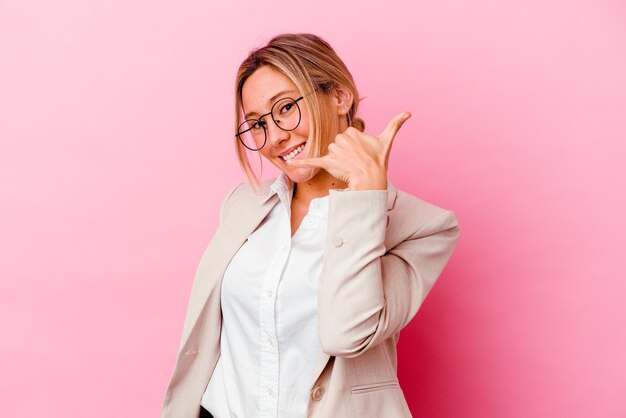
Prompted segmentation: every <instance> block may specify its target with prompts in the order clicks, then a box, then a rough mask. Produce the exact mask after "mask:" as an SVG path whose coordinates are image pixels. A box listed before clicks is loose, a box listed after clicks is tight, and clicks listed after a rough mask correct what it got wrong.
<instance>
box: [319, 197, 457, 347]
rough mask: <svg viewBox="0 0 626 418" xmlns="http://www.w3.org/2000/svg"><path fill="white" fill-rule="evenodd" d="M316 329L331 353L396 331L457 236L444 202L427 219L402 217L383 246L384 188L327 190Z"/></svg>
mask: <svg viewBox="0 0 626 418" xmlns="http://www.w3.org/2000/svg"><path fill="white" fill-rule="evenodd" d="M330 194H331V197H330V202H329V203H330V205H329V218H328V233H327V234H328V235H327V243H326V253H325V256H324V266H323V268H322V274H321V277H320V281H319V290H318V296H319V299H318V322H317V329H318V334H319V336H320V341H321V345H322V349H323V350H324V351H325V352H326V353H327V354H330V355H334V356H343V357H355V356H358V355H359V354H361V353H363V352H364V351H365V350H367V349H368V348H370V347H372V346H375V345H377V344H379V343H381V342H383V341H384V340H386V339H387V338H389V337H391V336H393V335H394V334H395V333H397V332H399V331H400V330H401V329H402V328H403V327H404V326H405V325H406V324H407V323H408V322H409V321H410V320H411V319H412V318H413V317H414V316H415V314H416V313H417V310H418V309H419V307H420V306H421V304H422V302H423V301H424V299H425V298H426V296H427V294H428V292H429V291H430V289H431V288H432V287H433V285H434V283H435V281H436V280H437V278H438V277H439V275H440V273H441V271H442V270H443V268H444V266H445V265H446V263H447V261H448V259H449V258H450V256H451V254H452V251H453V250H454V247H455V245H456V241H457V239H458V237H459V228H458V224H457V220H456V217H455V216H454V213H453V212H451V211H443V210H439V211H436V212H434V214H433V217H432V218H431V219H430V220H429V221H427V222H426V223H425V224H423V226H419V227H416V223H415V220H414V219H411V217H407V218H405V219H401V220H400V221H401V222H402V221H403V222H404V223H403V225H402V228H403V229H406V234H405V235H406V238H404V239H403V240H402V241H401V242H399V243H398V244H397V245H394V246H393V248H390V249H389V250H386V248H385V235H386V223H387V222H386V217H387V190H364V191H335V190H331V191H330Z"/></svg>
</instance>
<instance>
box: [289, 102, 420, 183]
mask: <svg viewBox="0 0 626 418" xmlns="http://www.w3.org/2000/svg"><path fill="white" fill-rule="evenodd" d="M410 117H411V113H409V112H403V113H401V114H399V115H397V116H396V117H394V118H393V119H391V121H390V122H389V124H388V125H387V127H386V128H385V130H384V131H383V132H382V133H381V134H380V135H378V137H376V136H372V135H368V134H366V133H363V132H361V131H359V130H358V129H356V128H354V127H349V128H348V129H346V130H345V131H344V132H342V133H339V134H337V136H336V137H335V142H331V143H330V144H328V154H326V155H323V156H321V157H317V158H301V159H296V160H288V161H287V162H286V164H287V165H288V166H289V167H305V168H306V167H320V168H323V169H324V170H326V171H328V172H329V173H330V175H332V176H333V177H335V178H338V179H339V180H341V181H343V182H346V183H348V188H349V189H350V190H387V168H388V165H389V154H390V151H391V145H392V144H393V139H394V138H395V136H396V134H397V133H398V130H399V129H400V128H401V127H402V125H403V124H404V122H405V121H406V120H407V119H409V118H410Z"/></svg>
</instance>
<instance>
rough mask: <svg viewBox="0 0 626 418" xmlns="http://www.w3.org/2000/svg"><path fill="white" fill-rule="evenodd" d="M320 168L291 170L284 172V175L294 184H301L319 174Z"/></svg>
mask: <svg viewBox="0 0 626 418" xmlns="http://www.w3.org/2000/svg"><path fill="white" fill-rule="evenodd" d="M320 170H321V169H320V168H315V167H313V168H294V169H291V170H286V171H284V173H285V174H286V175H287V177H289V178H290V179H291V181H293V182H294V183H303V182H305V181H309V180H311V179H312V178H313V177H315V176H316V175H317V173H319V171H320Z"/></svg>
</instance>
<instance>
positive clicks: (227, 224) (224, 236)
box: [181, 182, 279, 347]
mask: <svg viewBox="0 0 626 418" xmlns="http://www.w3.org/2000/svg"><path fill="white" fill-rule="evenodd" d="M267 191H268V187H267V182H264V183H263V184H262V186H261V190H260V191H259V192H258V193H257V194H253V193H251V194H249V195H243V196H240V197H239V198H238V199H236V200H235V201H234V202H233V204H232V206H231V208H230V210H229V212H228V213H227V214H225V218H224V219H223V222H222V224H221V225H220V226H219V227H218V229H217V230H216V232H215V235H214V237H213V239H211V242H210V244H209V246H208V247H207V249H206V250H205V252H204V255H203V257H202V261H201V263H200V266H199V267H198V272H197V274H196V279H195V280H194V285H193V289H192V295H193V300H190V303H189V312H188V318H187V320H186V321H185V322H186V326H185V327H184V329H183V335H182V339H181V344H182V345H181V347H183V346H184V345H185V344H187V342H188V340H189V338H190V336H191V335H192V331H193V330H194V329H195V327H196V326H197V325H198V323H199V319H200V317H201V316H202V315H207V316H208V318H207V321H203V323H205V324H215V323H218V322H219V321H221V304H220V297H219V293H220V289H221V282H222V278H223V276H224V272H225V271H226V268H227V267H228V264H229V263H230V261H231V260H232V258H233V257H234V256H235V254H236V253H237V251H238V250H239V248H240V247H241V246H242V245H243V243H244V242H245V241H246V239H247V238H248V237H249V236H250V234H252V232H254V230H255V229H256V228H257V226H258V225H259V224H260V223H261V221H263V219H264V218H265V216H267V214H268V213H269V212H270V210H272V208H273V207H274V205H275V204H276V203H278V202H279V198H278V195H276V194H274V195H273V196H271V197H270V198H269V199H268V200H267V201H265V202H263V203H261V204H259V201H260V200H261V199H262V196H263V195H264V194H267ZM209 301H211V303H209ZM207 304H208V306H207ZM195 335H197V336H199V337H200V336H202V335H203V333H202V332H199V333H198V332H196V333H195ZM200 338H201V337H200ZM195 343H196V344H202V343H203V341H195Z"/></svg>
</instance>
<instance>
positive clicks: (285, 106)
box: [280, 103, 293, 113]
mask: <svg viewBox="0 0 626 418" xmlns="http://www.w3.org/2000/svg"><path fill="white" fill-rule="evenodd" d="M292 107H293V103H287V104H286V105H284V106H282V107H281V108H280V112H281V113H286V112H289V111H290V110H291V108H292Z"/></svg>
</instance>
